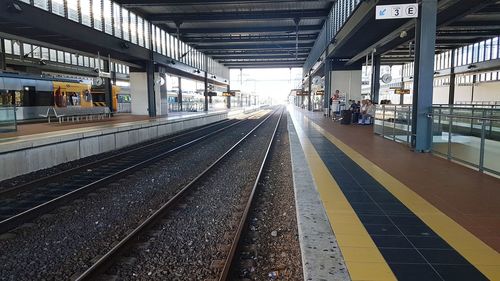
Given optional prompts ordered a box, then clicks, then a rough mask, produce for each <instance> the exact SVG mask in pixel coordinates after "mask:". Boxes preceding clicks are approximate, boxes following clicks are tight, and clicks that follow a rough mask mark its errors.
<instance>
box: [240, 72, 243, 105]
mask: <svg viewBox="0 0 500 281" xmlns="http://www.w3.org/2000/svg"><path fill="white" fill-rule="evenodd" d="M240 107H243V68H240Z"/></svg>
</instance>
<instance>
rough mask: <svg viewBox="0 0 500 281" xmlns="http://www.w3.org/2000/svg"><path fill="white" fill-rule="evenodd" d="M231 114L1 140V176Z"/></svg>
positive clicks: (47, 165) (11, 174)
mask: <svg viewBox="0 0 500 281" xmlns="http://www.w3.org/2000/svg"><path fill="white" fill-rule="evenodd" d="M231 114H234V113H233V112H231ZM227 116H228V112H221V113H211V114H206V115H205V114H203V115H201V116H194V117H189V118H184V119H180V118H179V119H174V120H166V119H163V120H161V119H158V120H155V121H141V122H136V123H134V124H132V125H126V126H125V125H124V126H122V127H114V126H110V127H109V128H108V127H106V128H100V129H95V130H93V131H88V132H84V133H72V134H70V133H64V134H58V133H57V132H54V134H52V135H48V136H45V137H41V136H38V137H34V138H33V139H31V140H22V141H19V140H16V141H12V142H4V143H2V144H0V180H4V179H8V178H12V177H15V176H19V175H23V174H27V173H30V172H33V171H37V170H41V169H46V168H50V167H53V166H56V165H59V164H62V163H65V162H69V161H73V160H78V159H80V158H84V157H87V156H91V155H96V154H101V153H104V152H109V151H112V150H116V149H120V148H124V147H127V146H130V145H134V144H138V143H141V142H144V141H148V140H151V139H155V138H159V137H164V136H167V135H170V134H173V133H176V132H179V131H182V130H187V129H190V128H194V127H197V126H202V125H206V124H210V123H213V122H217V121H220V120H223V119H226V118H227Z"/></svg>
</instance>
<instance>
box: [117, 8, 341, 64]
mask: <svg viewBox="0 0 500 281" xmlns="http://www.w3.org/2000/svg"><path fill="white" fill-rule="evenodd" d="M117 2H119V3H121V4H122V5H123V6H125V7H127V8H129V9H132V10H134V11H135V12H137V13H138V14H141V15H143V16H144V17H145V18H147V19H149V20H150V21H151V22H152V23H153V24H156V25H158V26H161V27H164V28H166V29H167V30H168V31H169V32H170V33H171V34H177V35H178V36H179V37H180V38H181V39H182V40H184V42H186V43H188V44H191V45H192V46H193V47H195V48H196V49H198V50H200V51H202V52H204V53H206V54H208V55H210V56H212V57H213V58H214V59H216V60H217V61H219V62H220V63H222V64H224V65H226V66H227V67H230V68H258V67H302V66H303V64H304V61H305V59H306V58H307V55H308V54H309V52H310V50H311V48H312V46H313V44H314V42H315V40H316V38H317V36H318V34H319V32H320V30H321V28H322V27H323V23H324V21H325V19H326V17H327V15H328V13H329V11H330V9H331V7H332V3H333V2H334V0H310V1H297V0H267V1H266V0H182V1H178V0H117Z"/></svg>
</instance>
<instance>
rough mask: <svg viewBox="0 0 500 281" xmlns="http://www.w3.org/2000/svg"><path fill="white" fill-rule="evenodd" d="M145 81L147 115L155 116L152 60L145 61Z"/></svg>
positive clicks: (153, 67) (153, 66)
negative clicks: (146, 86) (146, 88)
mask: <svg viewBox="0 0 500 281" xmlns="http://www.w3.org/2000/svg"><path fill="white" fill-rule="evenodd" d="M146 81H147V84H148V112H149V117H156V96H155V65H154V63H153V60H150V61H148V62H147V63H146Z"/></svg>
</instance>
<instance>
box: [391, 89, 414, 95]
mask: <svg viewBox="0 0 500 281" xmlns="http://www.w3.org/2000/svg"><path fill="white" fill-rule="evenodd" d="M394 93H395V94H396V95H409V94H410V90H409V89H395V90H394Z"/></svg>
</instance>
